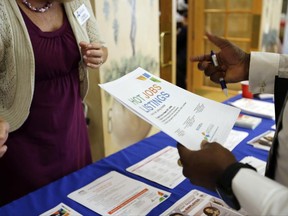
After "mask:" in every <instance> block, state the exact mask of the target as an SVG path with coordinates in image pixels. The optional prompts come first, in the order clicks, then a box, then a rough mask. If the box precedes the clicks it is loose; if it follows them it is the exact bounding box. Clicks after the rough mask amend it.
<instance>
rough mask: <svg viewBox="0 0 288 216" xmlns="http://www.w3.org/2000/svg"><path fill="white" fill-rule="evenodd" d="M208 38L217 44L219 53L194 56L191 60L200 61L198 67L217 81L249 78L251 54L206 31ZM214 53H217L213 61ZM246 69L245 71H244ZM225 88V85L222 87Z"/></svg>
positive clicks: (230, 81)
mask: <svg viewBox="0 0 288 216" xmlns="http://www.w3.org/2000/svg"><path fill="white" fill-rule="evenodd" d="M206 36H207V37H208V39H209V40H210V41H211V42H212V43H213V44H214V45H216V46H217V47H218V48H219V49H220V51H219V52H218V53H215V54H214V53H208V54H204V55H200V56H194V57H192V58H191V59H190V60H191V61H193V62H198V69H199V70H202V71H204V73H205V75H206V76H209V77H210V80H211V81H213V82H215V83H220V81H221V79H225V81H226V82H227V83H237V82H240V81H243V80H247V79H248V71H249V63H250V55H249V54H247V53H245V52H243V51H242V50H241V49H239V48H238V47H236V46H235V45H234V44H232V43H230V42H229V41H228V40H226V39H223V38H220V37H217V36H215V35H211V34H209V33H206ZM213 54H214V55H215V56H214V57H213V58H214V62H213V58H212V56H213ZM215 59H216V60H217V62H216V64H215ZM243 71H244V73H243ZM222 88H223V87H222Z"/></svg>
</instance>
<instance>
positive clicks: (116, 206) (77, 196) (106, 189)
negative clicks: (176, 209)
mask: <svg viewBox="0 0 288 216" xmlns="http://www.w3.org/2000/svg"><path fill="white" fill-rule="evenodd" d="M169 196H170V193H169V192H166V191H163V190H160V189H157V188H155V187H152V186H149V185H147V184H145V183H143V182H140V181H137V180H134V179H132V178H129V177H127V176H125V175H122V174H120V173H117V172H115V171H111V172H109V173H108V174H106V175H104V176H102V177H100V178H98V179H96V180H95V181H93V182H91V183H90V184H88V185H86V186H84V187H82V188H80V189H79V190H76V191H74V192H72V193H70V194H69V195H68V197H69V198H71V199H73V200H75V201H76V202H78V203H80V204H82V205H83V206H86V207H87V208H89V209H91V210H93V211H95V212H97V213H98V214H101V215H123V216H127V215H146V214H147V213H149V212H150V211H151V210H152V209H153V208H155V207H156V206H157V205H158V204H160V203H162V202H163V201H165V200H166V199H167V198H168V197H169Z"/></svg>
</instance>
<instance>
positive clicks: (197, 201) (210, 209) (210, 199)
mask: <svg viewBox="0 0 288 216" xmlns="http://www.w3.org/2000/svg"><path fill="white" fill-rule="evenodd" d="M171 215H175V216H180V215H181V216H207V215H215V216H228V215H229V216H240V215H247V213H246V212H245V211H244V210H241V211H238V212H237V211H235V210H234V209H231V208H230V207H229V206H228V205H227V204H226V203H225V202H223V200H221V199H219V198H217V197H214V196H211V195H209V194H206V193H204V192H201V191H199V190H192V191H190V192H189V193H188V194H186V195H185V196H184V197H183V198H181V199H180V200H178V201H177V202H176V203H175V204H174V205H173V206H171V207H170V208H169V209H167V210H166V211H165V212H163V213H162V214H161V216H171Z"/></svg>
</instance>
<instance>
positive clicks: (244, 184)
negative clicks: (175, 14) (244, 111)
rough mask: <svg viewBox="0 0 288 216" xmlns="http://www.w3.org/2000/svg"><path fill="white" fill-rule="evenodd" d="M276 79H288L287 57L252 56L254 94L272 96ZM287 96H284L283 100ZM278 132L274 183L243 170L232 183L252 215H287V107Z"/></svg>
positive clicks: (250, 82)
mask: <svg viewBox="0 0 288 216" xmlns="http://www.w3.org/2000/svg"><path fill="white" fill-rule="evenodd" d="M275 75H278V76H279V77H282V78H287V79H288V56H287V55H280V54H274V53H261V52H252V53H251V62H250V72H249V85H250V90H251V91H252V92H253V93H273V91H274V79H275ZM284 96H285V95H283V97H284ZM282 124H283V128H282V130H281V131H280V132H279V135H278V141H279V148H278V152H279V157H278V158H277V168H276V173H275V180H276V181H272V180H270V179H269V178H267V177H263V176H261V175H260V174H258V173H256V172H254V171H252V170H250V169H241V170H240V171H239V172H238V173H237V174H236V176H235V177H234V179H233V181H232V188H233V191H234V193H235V195H236V197H237V198H238V200H239V202H240V204H241V206H242V207H243V208H244V209H245V210H246V211H247V212H248V213H249V215H269V216H270V215H277V216H278V215H288V105H287V104H285V109H284V113H283V120H282Z"/></svg>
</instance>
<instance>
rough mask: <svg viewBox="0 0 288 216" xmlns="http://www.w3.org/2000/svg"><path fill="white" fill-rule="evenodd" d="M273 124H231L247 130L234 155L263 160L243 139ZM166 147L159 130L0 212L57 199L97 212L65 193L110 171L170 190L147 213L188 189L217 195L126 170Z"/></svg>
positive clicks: (39, 207) (36, 208) (33, 209)
mask: <svg viewBox="0 0 288 216" xmlns="http://www.w3.org/2000/svg"><path fill="white" fill-rule="evenodd" d="M240 97H241V96H236V97H234V98H232V99H230V100H228V101H226V102H225V103H227V104H228V103H229V102H231V101H234V100H237V99H239V98H240ZM273 124H274V121H273V120H270V119H263V120H262V123H261V124H260V125H259V126H258V127H257V128H256V129H254V130H249V129H243V128H239V127H234V129H235V130H241V131H246V132H249V136H248V137H246V138H245V139H244V140H243V141H242V142H241V143H240V144H239V145H238V146H237V147H236V148H235V149H234V150H233V153H234V155H235V156H236V158H237V159H238V160H241V159H242V158H243V157H245V156H255V157H257V158H259V159H261V160H266V159H267V156H268V152H267V151H265V150H259V149H255V148H253V147H252V146H250V145H247V141H249V140H250V139H252V138H253V137H255V136H258V135H260V134H261V133H263V132H265V131H267V130H269V129H271V126H272V125H273ZM166 146H175V147H176V141H175V140H173V139H172V138H171V137H169V136H168V135H166V134H165V133H163V132H159V133H157V134H155V135H153V136H151V137H149V138H146V139H144V140H142V141H140V142H138V143H136V144H134V145H131V146H129V147H127V148H125V149H123V150H121V151H119V152H117V153H115V154H113V155H111V156H109V157H106V158H104V159H102V160H99V161H97V162H95V163H93V164H91V165H89V166H87V167H85V168H83V169H81V170H79V171H77V172H74V173H72V174H70V175H67V176H65V177H63V178H61V179H59V180H58V181H55V182H53V183H51V184H49V185H47V186H45V187H43V188H41V189H39V190H37V191H35V192H33V193H30V194H28V195H26V196H24V197H22V198H20V199H18V200H16V201H14V202H12V203H10V204H8V205H6V206H3V207H2V208H0V215H5V216H6V215H7V216H8V215H17V216H18V215H25V216H26V215H39V214H41V213H43V212H45V211H47V210H49V209H51V208H53V207H55V206H56V205H58V204H59V203H61V202H62V203H64V204H66V205H68V206H69V207H71V208H72V209H74V210H76V211H78V212H79V213H81V214H83V215H85V216H86V215H98V214H96V213H95V212H93V211H91V210H89V209H88V208H86V207H84V206H82V205H80V204H78V203H77V202H75V201H73V200H71V199H69V198H68V197H67V195H68V194H69V193H71V192H72V191H74V190H77V189H79V188H81V187H83V186H85V185H86V184H88V183H90V182H92V181H94V180H95V179H97V178H99V177H100V176H102V175H104V174H106V173H108V172H110V171H112V170H115V171H117V172H119V173H122V174H125V175H126V176H129V177H131V178H134V179H137V180H139V181H142V182H144V183H147V184H149V185H152V186H155V187H158V188H161V189H163V190H166V191H169V192H171V196H170V197H169V199H168V200H166V201H165V202H163V203H161V204H160V205H159V206H157V207H156V208H154V209H153V210H152V211H151V212H150V213H149V214H148V215H159V214H161V213H162V212H164V211H165V210H166V209H167V208H169V207H170V206H171V205H173V204H174V203H175V202H176V201H177V200H179V199H180V198H181V197H183V196H184V195H185V194H186V193H188V192H189V191H190V190H192V189H198V190H201V191H204V192H206V193H209V194H211V195H214V196H218V195H217V194H216V193H215V192H211V191H208V190H206V189H204V188H201V187H197V186H195V185H192V184H191V183H190V181H189V180H188V179H186V180H185V181H183V182H182V183H181V184H179V185H178V186H177V187H176V188H174V189H173V190H172V189H168V188H166V187H163V186H161V185H158V184H156V183H154V182H151V181H149V180H146V179H144V178H142V177H139V176H136V175H133V174H131V173H129V172H127V171H126V168H127V167H129V166H131V165H133V164H135V163H137V162H139V161H141V160H142V159H144V158H146V157H148V156H150V155H151V154H153V153H155V152H157V151H159V150H160V149H162V148H165V147H166Z"/></svg>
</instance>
